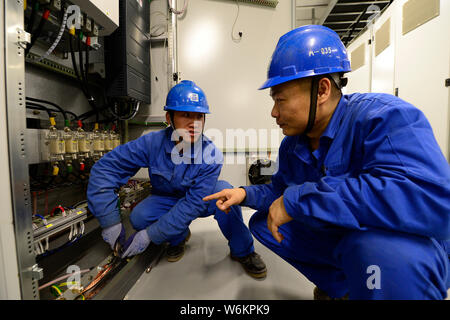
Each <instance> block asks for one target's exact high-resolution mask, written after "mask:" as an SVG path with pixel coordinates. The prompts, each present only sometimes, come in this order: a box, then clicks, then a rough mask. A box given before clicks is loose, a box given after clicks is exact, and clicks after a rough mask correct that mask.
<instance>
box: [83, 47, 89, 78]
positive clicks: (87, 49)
mask: <svg viewBox="0 0 450 320" xmlns="http://www.w3.org/2000/svg"><path fill="white" fill-rule="evenodd" d="M88 75H89V46H88V45H86V65H85V76H84V80H85V82H86V87H87V86H88V83H89V81H88Z"/></svg>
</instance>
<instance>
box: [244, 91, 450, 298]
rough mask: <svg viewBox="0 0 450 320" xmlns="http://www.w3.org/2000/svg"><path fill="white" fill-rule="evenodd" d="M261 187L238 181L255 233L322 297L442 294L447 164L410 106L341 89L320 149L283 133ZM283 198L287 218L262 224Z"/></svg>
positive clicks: (449, 269) (449, 276) (449, 272)
mask: <svg viewBox="0 0 450 320" xmlns="http://www.w3.org/2000/svg"><path fill="white" fill-rule="evenodd" d="M278 164H279V168H278V172H277V173H276V174H275V175H274V176H273V177H272V183H271V184H268V185H258V186H248V187H245V189H246V192H247V197H246V199H245V201H244V203H242V205H245V206H250V207H252V208H254V209H256V210H258V211H257V212H256V213H255V214H254V215H253V216H252V218H251V219H250V231H251V232H252V233H253V235H254V236H255V238H256V239H258V240H259V241H260V242H261V243H263V244H264V245H265V246H267V247H268V248H270V249H271V250H273V251H274V252H275V253H277V254H278V255H279V256H280V257H282V258H283V259H284V260H286V261H287V262H289V263H290V264H291V265H293V266H294V267H295V268H296V269H298V270H299V271H300V272H301V273H303V274H304V275H305V276H306V277H307V278H308V279H309V280H310V281H312V282H313V283H314V284H316V285H317V286H318V287H319V288H320V289H322V290H324V291H326V292H327V293H328V294H329V295H330V296H331V297H334V298H337V297H342V296H344V295H345V294H347V293H349V297H350V299H443V298H445V297H446V295H447V293H446V290H447V288H449V287H450V264H449V256H448V254H449V253H450V252H449V251H450V250H449V249H450V246H449V241H448V239H450V169H449V165H448V163H447V161H446V159H445V157H444V156H443V154H442V152H441V150H440V148H439V146H438V144H437V142H436V140H435V138H434V136H433V132H432V129H431V127H430V125H429V123H428V121H427V120H426V118H425V116H424V115H423V114H422V112H421V111H420V110H418V109H417V108H415V107H413V106H412V105H411V104H409V103H407V102H405V101H403V100H401V99H399V98H396V97H394V96H391V95H387V94H352V95H344V96H343V97H342V98H341V100H340V102H339V104H338V106H337V108H336V110H335V112H334V114H333V116H332V118H331V120H330V122H329V124H328V126H327V128H326V130H325V132H324V133H323V134H322V136H321V138H320V146H319V148H318V149H317V150H315V151H314V152H311V151H310V148H309V147H308V141H307V140H306V139H305V137H304V136H292V137H285V138H284V140H283V141H282V143H281V146H280V149H279V158H278ZM282 195H283V196H284V198H283V199H284V201H283V202H284V205H285V208H286V211H287V213H288V214H289V215H290V216H291V217H292V218H293V219H294V220H292V221H291V222H289V223H286V224H284V225H282V226H281V227H280V228H279V231H280V232H281V233H282V234H283V235H284V240H283V241H282V242H281V243H278V242H277V241H276V240H275V239H274V238H273V236H272V234H271V233H270V231H269V230H268V228H267V215H268V210H269V207H270V205H271V204H272V202H273V201H274V200H275V199H277V198H279V197H280V196H282Z"/></svg>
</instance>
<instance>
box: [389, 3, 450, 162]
mask: <svg viewBox="0 0 450 320" xmlns="http://www.w3.org/2000/svg"><path fill="white" fill-rule="evenodd" d="M396 2H397V1H396ZM396 2H394V4H395V3H396ZM435 4H437V7H438V8H437V9H436V8H435V7H434V8H433V7H432V6H434V5H435ZM396 9H397V10H396V12H395V14H396V17H395V19H396V21H398V23H399V27H398V28H397V29H398V30H397V32H396V34H397V39H396V58H395V87H396V88H398V95H399V97H400V98H402V99H404V100H406V101H408V102H410V103H412V104H413V105H415V106H416V107H418V108H419V109H421V110H422V111H423V112H424V114H425V116H426V117H427V118H428V120H429V121H430V123H431V126H432V127H433V131H434V135H435V137H436V139H437V142H438V143H439V146H440V147H441V150H442V152H443V153H444V155H445V156H446V157H447V160H449V143H450V141H449V132H450V128H449V122H450V114H449V94H450V90H449V87H446V86H445V79H447V78H449V77H450V75H449V71H450V36H449V30H450V1H448V0H440V1H439V0H437V1H436V2H435V0H427V1H419V0H409V1H407V0H400V1H399V3H397V6H396ZM436 10H437V11H438V14H437V15H436V14H435V13H433V11H436ZM421 15H422V17H421ZM411 19H415V20H414V21H410V20H411ZM414 26H416V27H415V29H412V28H413V27H414ZM408 29H412V30H411V31H409V32H407V33H405V31H407V30H408Z"/></svg>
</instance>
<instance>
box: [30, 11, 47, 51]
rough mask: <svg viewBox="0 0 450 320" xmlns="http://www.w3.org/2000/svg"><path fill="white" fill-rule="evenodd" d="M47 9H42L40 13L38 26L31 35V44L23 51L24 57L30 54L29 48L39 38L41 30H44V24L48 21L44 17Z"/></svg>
mask: <svg viewBox="0 0 450 320" xmlns="http://www.w3.org/2000/svg"><path fill="white" fill-rule="evenodd" d="M46 11H47V9H46V8H45V7H44V11H43V13H42V17H41V21H39V25H38V27H37V29H36V31H35V32H33V33H32V35H31V43H29V44H28V45H27V48H26V49H25V56H26V55H27V54H28V52H30V50H31V48H32V47H33V46H34V44H35V43H36V41H37V39H38V38H39V37H40V36H41V33H42V30H44V26H45V23H46V22H47V20H48V17H45V15H46Z"/></svg>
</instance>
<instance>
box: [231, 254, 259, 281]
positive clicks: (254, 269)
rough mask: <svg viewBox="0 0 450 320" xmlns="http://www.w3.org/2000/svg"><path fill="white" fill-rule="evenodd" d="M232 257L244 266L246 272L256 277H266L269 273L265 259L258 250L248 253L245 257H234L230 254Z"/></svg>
mask: <svg viewBox="0 0 450 320" xmlns="http://www.w3.org/2000/svg"><path fill="white" fill-rule="evenodd" d="M230 256H231V259H233V260H235V261H238V262H239V263H240V264H241V265H242V267H243V268H244V270H245V272H247V274H248V275H250V276H251V277H253V278H255V279H264V278H265V277H266V275H267V268H266V264H265V263H264V261H263V260H262V259H261V256H260V255H259V254H257V253H256V252H252V253H250V254H249V255H246V256H245V257H241V258H239V257H234V256H233V255H230Z"/></svg>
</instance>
